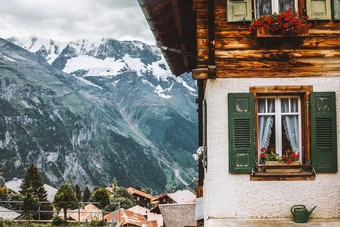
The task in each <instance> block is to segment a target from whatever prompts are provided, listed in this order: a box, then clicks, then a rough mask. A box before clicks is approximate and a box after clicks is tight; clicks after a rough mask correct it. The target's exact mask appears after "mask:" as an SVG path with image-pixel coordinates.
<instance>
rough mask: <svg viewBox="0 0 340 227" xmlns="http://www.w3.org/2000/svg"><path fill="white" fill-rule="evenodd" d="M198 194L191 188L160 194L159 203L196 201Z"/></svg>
mask: <svg viewBox="0 0 340 227" xmlns="http://www.w3.org/2000/svg"><path fill="white" fill-rule="evenodd" d="M195 199H196V195H195V194H194V193H192V192H191V191H189V190H178V191H176V192H172V193H166V194H163V195H160V196H159V198H158V201H159V204H173V203H177V204H182V203H189V202H191V203H194V202H196V201H195Z"/></svg>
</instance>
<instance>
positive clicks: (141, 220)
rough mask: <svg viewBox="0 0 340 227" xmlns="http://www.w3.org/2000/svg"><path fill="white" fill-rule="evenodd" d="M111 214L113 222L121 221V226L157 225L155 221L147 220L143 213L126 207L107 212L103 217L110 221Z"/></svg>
mask: <svg viewBox="0 0 340 227" xmlns="http://www.w3.org/2000/svg"><path fill="white" fill-rule="evenodd" d="M112 216H113V221H114V222H119V221H120V223H121V226H123V227H130V226H140V227H158V225H157V221H156V220H153V221H148V220H147V219H146V218H145V217H144V215H142V214H138V213H135V212H133V211H130V210H126V209H120V210H116V211H115V212H113V215H112V213H109V214H107V215H105V216H104V219H106V220H107V222H112Z"/></svg>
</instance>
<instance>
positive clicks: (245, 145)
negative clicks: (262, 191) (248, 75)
mask: <svg viewBox="0 0 340 227" xmlns="http://www.w3.org/2000/svg"><path fill="white" fill-rule="evenodd" d="M249 90H250V93H229V94H228V124H229V126H228V134H229V172H230V173H248V174H249V173H251V172H254V171H255V170H256V167H257V165H261V162H260V161H259V160H260V159H259V158H258V157H259V156H258V150H259V149H261V147H266V148H269V149H270V148H273V149H275V151H276V152H277V153H278V154H281V153H282V151H285V150H287V149H292V150H295V151H297V152H299V153H301V155H300V157H301V158H300V161H301V163H302V164H306V165H307V164H310V163H311V164H312V166H313V167H314V169H315V170H316V172H319V173H320V172H327V173H329V172H337V159H338V158H337V157H338V156H337V155H338V154H337V135H336V132H337V131H336V102H335V93H334V92H312V90H313V87H312V86H275V87H251V88H250V89H249ZM255 110H256V111H255ZM255 128H257V129H255Z"/></svg>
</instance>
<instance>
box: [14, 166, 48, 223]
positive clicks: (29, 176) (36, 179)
mask: <svg viewBox="0 0 340 227" xmlns="http://www.w3.org/2000/svg"><path fill="white" fill-rule="evenodd" d="M28 188H32V193H33V195H35V196H37V197H38V199H39V201H43V202H46V201H47V191H46V189H45V187H44V183H43V180H42V178H41V176H40V174H39V170H38V168H37V167H36V166H35V165H34V164H33V163H31V164H30V166H29V167H28V168H27V170H26V173H25V175H24V179H23V180H22V183H21V185H20V189H21V190H20V191H19V192H20V194H22V195H25V194H26V193H27V190H28ZM40 210H42V211H52V210H53V207H52V206H51V204H47V203H43V204H41V207H40ZM33 218H35V219H36V218H38V217H37V215H34V217H33ZM40 218H41V219H43V220H47V219H51V218H52V213H43V212H42V213H41V215H40Z"/></svg>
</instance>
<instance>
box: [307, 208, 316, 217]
mask: <svg viewBox="0 0 340 227" xmlns="http://www.w3.org/2000/svg"><path fill="white" fill-rule="evenodd" d="M315 208H316V206H314V207H313V208H312V209H311V210H310V211H308V217H309V215H311V214H312V212H313V210H314V209H315Z"/></svg>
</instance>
